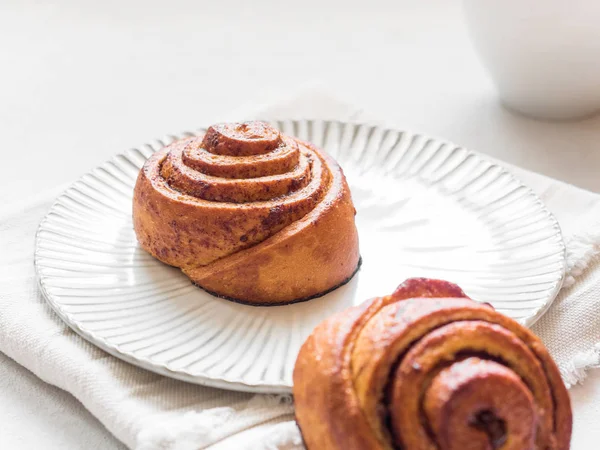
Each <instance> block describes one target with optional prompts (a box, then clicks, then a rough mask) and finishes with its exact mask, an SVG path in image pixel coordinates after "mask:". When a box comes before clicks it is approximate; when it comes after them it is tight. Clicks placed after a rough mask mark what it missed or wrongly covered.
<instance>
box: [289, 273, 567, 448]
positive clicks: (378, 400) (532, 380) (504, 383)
mask: <svg viewBox="0 0 600 450" xmlns="http://www.w3.org/2000/svg"><path fill="white" fill-rule="evenodd" d="M294 399H295V404H296V418H297V421H298V424H299V426H300V428H301V431H302V435H303V437H304V440H305V443H306V445H307V448H308V449H309V450H314V449H319V450H334V449H335V450H338V449H340V450H341V449H344V450H346V449H353V450H361V449H370V450H371V449H403V450H429V449H431V450H434V449H442V450H450V449H452V450H469V449H473V450H484V449H502V450H513V449H514V450H526V449H539V450H550V449H552V450H563V449H568V448H569V442H570V437H571V426H572V416H571V406H570V401H569V396H568V393H567V390H566V388H565V386H564V384H563V382H562V380H561V378H560V374H559V371H558V369H557V367H556V365H555V363H554V362H553V360H552V358H551V357H550V355H549V354H548V352H547V350H546V349H545V347H544V346H543V344H542V343H541V341H540V340H539V339H538V338H537V337H536V336H535V335H533V334H532V333H531V332H530V331H529V330H527V329H526V328H524V327H523V326H521V325H520V324H518V323H517V322H515V321H513V320H512V319H509V318H508V317H505V316H503V315H502V314H499V313H497V312H496V311H494V309H493V308H492V307H491V306H490V305H487V304H480V303H477V302H475V301H473V300H470V299H469V298H467V296H466V295H465V294H464V293H463V292H462V291H461V289H460V288H459V287H458V286H456V285H453V284H451V283H447V282H444V281H437V280H427V279H411V280H408V281H406V282H405V283H404V284H402V285H401V286H400V287H399V288H398V289H397V290H396V291H395V292H394V293H393V294H392V295H388V296H386V297H381V298H376V299H374V300H371V301H369V302H366V303H364V304H362V305H360V306H357V307H354V308H350V309H348V310H346V311H343V312H341V313H338V314H336V315H335V316H333V317H331V318H329V319H327V320H325V321H324V322H323V323H321V324H320V325H319V326H318V327H317V328H316V329H315V330H314V331H313V333H312V335H311V336H310V337H309V338H308V340H307V341H306V342H305V343H304V345H303V347H302V349H301V351H300V354H299V356H298V359H297V361H296V366H295V370H294Z"/></svg>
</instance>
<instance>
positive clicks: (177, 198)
mask: <svg viewBox="0 0 600 450" xmlns="http://www.w3.org/2000/svg"><path fill="white" fill-rule="evenodd" d="M354 215H355V210H354V206H353V204H352V199H351V197H350V191H349V189H348V185H347V183H346V179H345V177H344V174H343V172H342V170H341V169H340V167H339V166H338V165H337V164H336V162H335V161H333V160H332V159H331V158H330V157H329V156H327V155H326V154H325V153H323V152H322V151H321V150H319V149H317V148H316V147H314V146H313V145H311V144H309V143H305V142H301V141H299V140H297V139H294V138H292V137H289V136H285V135H283V134H281V133H279V131H277V130H276V129H274V128H272V127H270V126H269V125H267V124H265V123H262V122H248V123H237V124H219V125H214V126H212V127H210V128H209V129H208V130H207V131H206V133H205V134H204V135H202V136H198V137H191V138H187V139H182V140H179V141H176V142H174V143H173V144H171V145H169V146H167V147H165V148H164V149H162V150H160V151H158V152H156V153H155V154H154V155H152V156H151V157H150V158H149V159H148V161H147V162H146V163H145V164H144V167H143V168H142V170H141V172H140V174H139V177H138V180H137V183H136V186H135V192H134V200H133V223H134V228H135V232H136V235H137V238H138V241H139V242H140V244H141V246H142V247H143V248H144V249H145V250H146V251H148V252H149V253H150V254H152V255H153V256H154V257H156V258H157V259H159V260H160V261H162V262H164V263H166V264H170V265H172V266H176V267H180V268H181V269H182V270H183V272H184V273H185V274H186V275H187V276H188V277H190V278H191V279H192V281H193V282H194V283H196V284H197V285H199V286H200V287H202V288H204V289H206V290H207V291H209V292H211V293H214V294H217V295H219V296H223V297H226V298H229V299H233V300H237V301H241V302H244V303H251V304H263V305H273V304H281V303H291V302H294V301H300V300H306V299H308V298H312V297H316V296H319V295H322V294H324V293H326V292H328V291H330V290H331V289H334V288H335V287H337V286H339V285H341V284H343V283H344V282H346V281H348V280H349V279H350V278H351V277H352V275H353V274H354V273H355V271H356V270H357V268H358V264H359V253H358V236H357V232H356V227H355V225H354Z"/></svg>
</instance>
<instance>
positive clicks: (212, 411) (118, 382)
mask: <svg viewBox="0 0 600 450" xmlns="http://www.w3.org/2000/svg"><path fill="white" fill-rule="evenodd" d="M251 117H259V118H264V117H268V118H301V117H320V118H336V119H340V120H371V119H372V118H370V117H368V116H367V115H366V114H365V113H364V112H363V111H361V110H360V109H358V108H355V107H351V106H349V105H346V104H345V103H343V102H340V101H338V100H336V99H333V98H331V97H329V96H327V95H324V94H323V93H321V92H319V91H314V90H313V91H309V92H307V93H305V94H303V95H301V96H299V97H296V98H291V99H288V100H287V101H285V102H279V103H277V104H276V105H275V106H271V107H265V108H262V109H261V108H259V109H258V110H256V109H255V110H254V111H250V110H247V111H244V112H238V113H236V114H232V115H230V116H229V117H223V118H221V119H228V120H235V119H246V118H251ZM371 121H372V120H371ZM150 137H152V136H150ZM512 169H513V171H514V172H516V174H517V175H518V176H519V177H520V178H521V179H522V180H523V181H524V182H525V183H526V184H528V185H529V186H531V187H532V188H533V189H534V190H535V191H536V192H537V193H538V194H539V195H540V196H541V197H542V199H543V200H544V201H545V203H546V204H547V206H548V207H549V209H550V210H551V211H552V212H553V213H554V214H555V215H556V217H557V219H558V220H559V222H560V224H561V226H562V229H563V233H564V236H565V241H566V244H567V249H568V267H569V268H568V277H567V281H566V283H565V286H564V287H563V289H562V290H561V292H560V294H559V297H558V298H557V300H556V301H555V302H554V304H553V306H552V307H551V309H550V310H549V312H548V313H547V314H546V315H545V316H544V317H542V319H541V320H540V321H539V322H538V323H537V324H536V325H535V326H534V327H533V329H534V331H535V332H536V333H537V334H538V335H540V336H541V337H542V339H543V340H544V342H545V343H546V345H547V346H548V348H549V350H550V352H551V353H552V355H553V356H554V358H555V359H556V361H557V363H558V365H559V367H560V369H561V371H562V374H563V377H564V379H565V381H566V382H567V383H568V384H569V385H572V384H574V383H577V382H580V381H582V380H583V378H584V376H585V371H586V370H587V369H588V368H589V367H593V366H597V365H599V363H600V345H599V343H600V315H599V314H597V311H599V310H600V267H599V264H598V259H599V258H598V255H599V254H600V196H598V195H595V194H593V193H590V192H587V191H583V190H580V189H578V188H575V187H573V186H569V185H566V184H564V183H561V182H558V181H556V180H552V179H549V178H546V177H543V176H540V175H537V174H533V173H531V172H527V171H524V170H521V169H518V168H512ZM62 189H63V188H60V189H56V190H53V191H48V192H46V193H44V194H42V195H40V196H39V197H37V198H35V199H32V200H31V201H29V202H24V203H22V204H20V205H18V206H14V207H12V208H9V210H8V211H6V212H4V213H2V214H1V215H0V248H1V249H2V252H0V351H2V352H4V353H6V354H7V355H8V356H10V357H11V358H13V359H15V360H16V361H17V362H18V363H20V364H22V365H23V366H25V367H27V368H28V369H29V370H31V371H32V372H33V373H35V374H36V375H37V376H39V377H40V378H41V379H43V380H44V381H46V382H48V383H51V384H53V385H56V386H58V387H60V388H62V389H64V390H66V391H68V392H70V393H71V394H73V395H74V396H75V397H76V398H77V399H79V400H80V401H81V402H82V403H83V405H84V406H85V407H86V408H87V409H89V410H90V411H91V413H92V414H94V415H95V416H96V417H97V418H98V419H99V420H100V421H101V422H102V423H103V424H104V425H105V426H106V427H107V428H108V429H109V430H110V431H111V432H112V433H113V434H114V435H115V436H116V437H117V438H118V439H120V440H121V441H122V442H124V443H125V444H126V445H127V446H129V447H130V448H135V449H139V450H159V449H164V450H167V449H170V450H187V449H190V450H191V449H198V448H212V449H226V448H236V449H244V448H248V449H283V450H291V449H301V448H302V443H301V439H300V435H299V432H298V429H297V427H296V426H295V423H294V421H293V404H292V400H291V397H290V396H285V395H283V396H282V395H253V394H245V393H239V392H229V391H224V390H218V389H212V388H206V387H201V386H196V385H192V384H188V383H184V382H180V381H176V380H172V379H169V378H166V377H163V376H160V375H155V374H153V373H150V372H147V371H145V370H143V369H138V368H137V367H134V366H132V365H130V364H127V363H125V362H122V361H120V360H118V359H117V358H114V357H112V356H110V355H108V354H106V353H104V352H103V351H101V350H99V349H97V348H95V347H94V346H93V345H91V344H89V343H87V342H86V341H85V340H83V339H82V338H80V337H79V336H78V335H76V334H75V333H74V332H72V331H71V330H70V329H69V328H68V327H67V326H66V325H65V324H63V323H62V322H61V320H60V319H59V318H58V317H57V316H56V315H55V314H54V313H53V312H52V311H51V309H50V308H49V307H48V306H47V304H46V302H45V301H44V299H43V298H42V296H41V295H40V293H39V290H38V288H37V282H36V279H35V273H34V268H33V250H34V235H35V231H36V229H37V226H38V224H39V222H40V221H41V219H42V218H43V216H44V215H45V214H46V212H47V210H48V208H49V207H50V205H51V202H52V201H53V200H54V198H55V197H56V196H57V195H58V194H59V193H60V191H61V190H62Z"/></svg>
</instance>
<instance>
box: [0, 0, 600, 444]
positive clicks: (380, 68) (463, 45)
mask: <svg viewBox="0 0 600 450" xmlns="http://www.w3.org/2000/svg"><path fill="white" fill-rule="evenodd" d="M590 1H593V0H590ZM42 3H52V5H50V4H42ZM0 42H1V43H2V44H0V137H1V139H2V140H1V142H2V150H0V152H1V155H2V157H3V158H2V159H3V165H4V170H2V176H1V177H0V204H5V203H6V202H12V201H15V199H16V198H15V193H18V195H19V197H21V198H22V199H23V201H26V198H27V196H29V195H33V194H35V193H36V192H39V191H40V190H43V189H45V188H48V187H50V186H54V185H57V184H60V183H64V182H67V181H70V180H74V179H75V178H77V177H78V176H79V175H81V174H83V173H84V172H86V171H87V170H89V169H91V168H92V167H94V166H96V165H98V164H100V163H102V162H103V161H104V160H106V159H107V158H109V157H110V156H111V155H112V154H114V153H115V152H118V151H121V150H124V149H126V148H128V147H131V146H135V145H138V144H140V143H142V142H143V141H145V140H148V139H151V138H154V137H159V136H161V135H163V134H166V133H169V132H177V131H180V130H183V129H193V128H195V127H197V126H198V125H199V124H201V123H207V122H211V121H213V120H215V119H218V118H219V117H222V116H223V115H224V114H225V113H226V112H227V111H231V110H234V109H236V108H238V107H240V106H241V105H246V104H248V103H252V102H262V101H264V99H265V98H266V96H272V95H273V94H272V93H273V92H290V91H295V90H296V89H298V86H301V85H305V84H306V83H311V82H313V81H318V82H320V83H322V84H323V85H325V86H328V87H329V89H330V90H331V92H332V93H333V94H334V95H336V96H339V97H341V98H344V99H347V100H348V101H350V102H353V103H355V104H358V105H362V106H364V107H365V109H366V110H367V111H370V112H371V113H372V114H373V115H375V116H377V117H384V118H385V119H386V120H387V121H388V122H390V123H393V124H396V125H398V126H399V127H402V128H405V129H411V130H415V131H421V132H424V133H428V134H432V135H436V136H443V137H445V138H447V139H450V140H452V141H454V142H457V143H460V144H462V145H464V146H467V147H470V148H473V149H477V150H479V151H481V152H484V153H487V154H490V155H493V156H495V157H497V158H500V159H503V160H505V161H509V162H511V163H513V164H517V165H520V166H522V167H526V168H529V169H532V170H536V171H538V172H541V173H544V174H546V175H549V176H552V177H555V178H558V179H561V180H565V181H568V182H570V183H573V184H575V185H578V186H580V187H583V188H586V189H590V190H593V191H595V192H600V177H599V176H598V169H599V168H600V117H596V118H591V119H588V120H584V121H578V122H570V123H543V122H536V121H533V120H530V119H525V118H523V117H520V116H517V115H514V114H512V113H510V112H508V111H506V110H504V109H503V108H502V107H501V106H500V105H499V104H498V102H497V99H496V97H495V94H494V90H493V87H492V85H491V83H490V81H489V79H488V78H487V76H486V74H485V72H484V71H483V69H482V68H481V67H480V65H479V62H478V60H477V58H476V56H475V55H474V53H473V51H472V48H471V46H470V43H469V40H468V35H467V32H466V30H465V28H464V24H463V22H462V16H461V5H460V2H459V1H458V0H412V1H408V0H404V1H402V0H368V1H365V0H360V1H356V0H332V1H330V0H303V1H301V2H294V3H293V4H288V2H282V1H277V0H271V1H267V0H255V1H252V2H243V1H241V0H240V1H237V2H236V1H231V0H226V1H223V0H215V1H212V2H201V1H191V0H190V1H182V0H170V1H166V2H165V1H158V0H156V1H150V0H146V1H142V0H130V1H126V0H124V1H120V0H109V1H103V2H95V1H81V0H58V1H54V2H37V1H33V0H3V1H2V2H0ZM1 295H2V293H0V300H1ZM9 374H11V375H18V378H19V382H18V383H11V384H8V383H6V382H4V380H7V379H9V378H13V379H14V378H15V377H9V376H8V375H9ZM571 394H572V399H573V403H574V406H575V412H576V414H575V434H574V439H573V445H572V448H573V449H576V450H580V449H581V450H587V449H590V450H592V449H596V448H598V444H597V443H598V442H600V428H598V427H597V423H598V420H599V419H600V373H595V374H591V375H590V377H589V379H588V380H587V381H586V383H585V385H584V386H581V387H576V388H574V389H572V390H571ZM0 423H1V424H2V426H1V431H0V448H2V449H29V448H31V449H33V448H35V449H38V448H44V449H70V448H73V449H80V448H97V449H118V448H123V447H122V445H121V444H120V443H118V442H117V441H116V440H115V439H114V438H113V437H112V436H111V435H110V434H109V433H108V432H107V431H106V430H105V429H104V428H103V427H102V426H101V425H100V424H99V423H98V422H97V421H96V419H95V418H94V417H92V416H91V415H90V414H89V413H88V412H87V411H86V410H85V409H84V408H83V407H82V406H81V405H80V404H79V403H78V402H77V401H76V400H75V399H74V398H72V397H71V396H70V395H68V394H66V393H64V392H62V391H60V390H58V389H56V388H54V387H51V386H48V385H46V384H44V383H43V382H41V381H40V380H38V379H37V378H36V377H35V376H33V375H32V374H31V373H30V372H28V371H27V370H25V369H23V368H21V367H20V366H18V365H17V364H15V363H14V362H12V361H11V360H10V359H8V358H7V357H5V356H4V355H2V354H0Z"/></svg>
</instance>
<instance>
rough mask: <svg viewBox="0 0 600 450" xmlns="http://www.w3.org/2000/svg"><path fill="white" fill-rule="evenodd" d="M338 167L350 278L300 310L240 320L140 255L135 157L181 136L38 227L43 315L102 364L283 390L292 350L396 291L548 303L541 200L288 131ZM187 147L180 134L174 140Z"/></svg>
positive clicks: (439, 150)
mask: <svg viewBox="0 0 600 450" xmlns="http://www.w3.org/2000/svg"><path fill="white" fill-rule="evenodd" d="M274 125H275V126H277V127H279V128H281V129H282V130H283V131H284V132H286V133H288V134H291V135H294V136H298V137H300V138H301V139H305V140H309V141H312V142H314V143H315V144H317V145H318V146H321V147H324V148H325V149H326V150H327V151H328V152H329V153H330V154H331V155H332V156H334V157H335V158H336V159H337V160H338V162H339V163H340V165H341V166H342V167H343V168H344V171H345V173H346V175H347V178H348V181H349V183H350V187H351V189H352V196H353V198H354V204H355V205H356V209H357V210H358V214H357V216H356V222H357V226H358V229H359V236H360V249H361V254H362V257H363V265H362V267H361V269H360V271H359V273H358V274H357V276H355V277H354V279H353V280H352V281H351V282H350V283H348V284H347V285H345V286H343V287H341V288H339V289H337V290H336V291H334V292H332V293H330V294H327V295H326V296H324V297H321V298H318V299H314V300H311V301H308V302H305V303H299V304H294V305H289V306H276V307H269V308H266V307H252V306H245V305H240V304H236V303H232V302H229V301H227V300H222V299H219V298H215V297H213V296H211V295H210V294H207V293H206V292H204V291H202V290H201V289H198V288H197V287H195V286H193V285H192V284H191V283H190V281H189V280H188V279H187V278H186V277H185V276H184V275H183V274H181V273H180V271H179V270H177V269H174V268H171V267H168V266H166V265H164V264H162V263H160V262H158V261H157V260H155V259H153V258H152V257H151V256H149V255H148V254H146V253H145V252H144V251H143V250H142V249H141V248H140V247H139V246H138V245H137V242H136V238H135V234H134V232H133V228H132V222H131V202H132V191H133V186H134V183H135V179H136V176H137V174H138V171H139V169H140V167H141V166H142V164H143V163H144V161H145V159H146V158H147V157H148V156H149V155H150V154H151V153H152V152H154V151H155V150H157V149H159V148H160V147H162V146H163V145H165V144H167V143H168V142H170V141H172V140H173V139H175V138H178V137H182V136H183V135H182V136H171V137H170V138H169V139H168V140H165V141H158V142H155V143H153V144H149V145H145V146H143V147H141V148H139V149H132V150H129V151H127V152H125V153H123V154H121V155H118V156H116V157H115V158H113V159H112V160H111V161H108V162H107V163H105V164H104V165H102V166H101V167H99V168H97V169H95V170H93V171H92V172H91V173H89V174H87V175H85V176H83V177H82V178H81V179H80V180H79V181H77V182H76V183H75V184H74V185H73V186H72V187H70V188H69V189H68V190H67V191H66V192H65V193H64V194H62V195H61V196H60V197H59V198H58V199H57V201H56V203H55V204H54V206H53V207H52V209H51V210H50V212H49V213H48V215H47V217H46V218H45V219H44V221H43V222H42V224H41V225H40V228H39V231H38V235H37V243H36V253H35V262H36V267H37V272H38V276H39V282H40V285H41V288H42V291H43V292H44V294H45V296H46V298H47V299H48V301H49V302H50V305H51V306H52V307H53V308H54V310H55V311H56V312H57V313H58V315H59V316H60V317H62V319H63V320H65V322H67V323H68V324H69V326H71V327H72V328H73V329H74V330H75V331H76V332H78V333H79V334H81V335H82V336H83V337H84V338H86V339H88V340H89V341H91V342H92V343H94V344H96V345H97V346H99V347H101V348H103V349H104V350H106V351H107V352H109V353H111V354H113V355H115V356H117V357H119V358H122V359H124V360H126V361H129V362H130V363H132V364H136V365H138V366H140V367H143V368H146V369H149V370H152V371H154V372H158V373H160V374H163V375H166V376H169V377H174V378H179V379H182V380H186V381H190V382H193V383H199V384H204V385H210V386H215V387H221V388H227V389H236V390H243V391H255V392H286V391H289V390H290V389H291V385H292V370H293V368H294V362H295V359H296V355H297V353H298V350H299V348H300V345H301V344H302V342H303V341H304V339H305V338H306V337H307V336H308V335H309V334H310V332H311V331H312V329H313V328H314V327H315V326H316V325H317V324H318V323H319V322H320V321H322V320H323V319H325V318H326V317H328V316H329V315H331V314H332V313H333V312H335V311H339V310H341V309H344V308H346V307H348V306H350V305H356V304H358V303H361V302H362V301H364V300H366V299H368V298H371V297H374V296H379V295H385V294H388V293H391V292H392V291H393V290H394V288H395V287H396V286H397V285H398V284H399V283H400V282H402V281H403V280H404V279H405V278H408V277H414V276H427V277H435V278H443V279H447V280H449V281H453V282H455V283H457V284H459V285H460V286H461V287H463V289H464V290H465V291H466V292H467V294H469V295H470V296H472V297H473V298H475V299H477V300H481V301H485V302H490V303H492V304H493V305H494V306H495V307H496V308H497V309H498V310H499V311H501V312H503V313H505V314H507V315H509V316H511V317H513V318H515V319H517V320H519V321H520V322H521V323H523V324H525V325H531V324H532V323H533V322H534V321H535V320H536V319H538V318H539V317H540V316H541V315H542V314H543V313H544V311H545V310H546V309H547V308H548V306H549V305H550V303H551V301H552V300H553V299H554V297H555V296H556V294H557V292H558V290H559V289H560V286H561V283H562V280H563V276H564V270H565V259H564V251H565V247H564V244H563V241H562V237H561V232H560V229H559V226H558V224H557V222H556V220H555V219H554V217H553V216H552V215H551V214H550V213H549V212H548V210H547V209H546V208H545V207H544V205H543V204H542V202H541V201H540V199H539V198H538V197H537V196H536V195H535V194H534V193H533V192H532V191H531V190H530V189H529V188H527V187H526V186H523V185H522V184H521V183H520V182H519V181H518V180H516V179H515V178H514V177H513V176H512V175H511V174H510V173H509V172H507V171H506V170H505V169H503V168H502V167H499V166H497V165H495V164H492V163H490V162H488V161H486V160H485V159H483V158H482V157H481V156H480V155H478V154H476V153H473V152H470V151H468V150H465V149H463V148H460V147H457V146H455V145H453V144H450V143H448V142H443V141H440V140H438V139H433V138H428V137H426V136H422V135H418V134H412V133H408V132H403V131H396V130H389V129H383V128H379V127H376V126H370V125H364V124H363V125H361V124H351V123H340V122H333V121H311V120H307V121H285V122H276V123H275V124H274ZM185 135H186V136H188V135H190V133H186V134H185Z"/></svg>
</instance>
